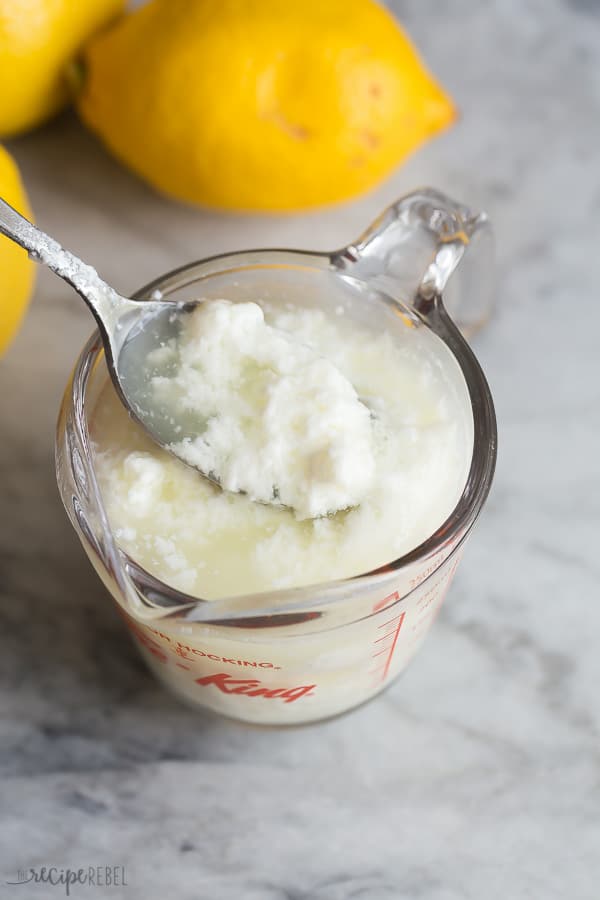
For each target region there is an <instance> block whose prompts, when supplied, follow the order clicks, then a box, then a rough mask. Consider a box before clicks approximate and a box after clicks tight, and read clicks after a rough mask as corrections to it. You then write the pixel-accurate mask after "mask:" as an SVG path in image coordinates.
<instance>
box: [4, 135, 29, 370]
mask: <svg viewBox="0 0 600 900" xmlns="http://www.w3.org/2000/svg"><path fill="white" fill-rule="evenodd" d="M0 197H3V198H4V199H5V200H6V201H7V202H8V203H10V205H11V206H14V208H15V209H17V210H18V211H19V212H20V213H23V215H24V216H27V218H28V219H29V218H31V211H30V209H29V203H28V201H27V197H26V195H25V191H24V190H23V185H22V184H21V179H20V177H19V171H18V169H17V167H16V165H15V163H14V161H13V159H12V157H10V156H9V155H8V153H7V152H6V150H5V149H4V147H1V146H0ZM34 268H35V267H34V264H33V263H32V262H31V260H30V259H29V258H28V256H27V253H26V252H25V250H22V249H21V248H20V247H17V245H16V244H13V242H12V241H9V239H8V238H6V237H4V236H3V235H0V354H1V353H2V352H3V351H4V350H5V348H6V346H7V345H8V343H9V341H10V340H11V338H12V337H13V335H14V334H15V332H16V330H17V328H18V327H19V324H20V322H21V319H22V318H23V315H24V313H25V309H26V307H27V303H28V301H29V297H30V296H31V289H32V287H33V276H34Z"/></svg>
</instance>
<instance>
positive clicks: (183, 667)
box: [176, 663, 190, 669]
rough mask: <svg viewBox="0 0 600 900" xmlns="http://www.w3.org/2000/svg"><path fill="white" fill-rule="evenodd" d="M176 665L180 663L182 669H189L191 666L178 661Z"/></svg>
mask: <svg viewBox="0 0 600 900" xmlns="http://www.w3.org/2000/svg"><path fill="white" fill-rule="evenodd" d="M176 665H178V666H179V668H180V669H189V668H190V667H189V666H184V664H183V663H176Z"/></svg>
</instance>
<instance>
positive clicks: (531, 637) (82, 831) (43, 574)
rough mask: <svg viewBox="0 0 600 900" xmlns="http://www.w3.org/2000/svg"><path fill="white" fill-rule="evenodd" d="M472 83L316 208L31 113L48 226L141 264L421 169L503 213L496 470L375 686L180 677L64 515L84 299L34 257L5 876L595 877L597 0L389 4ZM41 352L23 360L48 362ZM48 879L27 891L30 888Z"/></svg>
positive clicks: (4, 366) (263, 887)
mask: <svg viewBox="0 0 600 900" xmlns="http://www.w3.org/2000/svg"><path fill="white" fill-rule="evenodd" d="M393 5H394V8H395V9H396V11H397V12H398V13H399V14H400V16H401V17H402V19H403V21H404V22H405V23H406V25H407V26H408V28H409V30H410V31H411V33H412V34H413V35H414V37H415V39H416V40H417V42H418V44H419V46H420V47H421V49H422V51H423V53H424V55H425V57H426V58H427V59H428V60H429V61H430V64H431V66H432V68H433V69H434V70H435V71H436V73H437V74H438V75H439V76H440V78H441V80H442V81H443V82H444V83H445V84H446V85H447V87H448V88H449V89H450V90H451V91H452V93H453V94H454V96H455V98H456V99H457V101H458V103H459V105H460V108H461V110H462V118H461V121H460V122H459V124H458V125H457V126H456V127H455V128H454V129H453V130H452V131H451V132H448V133H447V134H446V135H444V136H443V137H441V138H440V139H439V140H437V141H435V142H434V143H432V144H430V145H429V146H428V147H426V148H425V149H424V150H423V151H422V152H420V153H418V154H417V155H416V156H415V157H414V158H413V159H411V160H410V161H409V162H408V163H407V164H406V165H405V166H404V167H403V168H402V169H401V170H399V171H398V173H397V174H396V175H395V176H394V177H393V178H392V179H391V180H390V181H389V182H388V183H386V184H385V185H383V186H382V187H381V188H380V189H379V190H377V191H376V192H375V193H373V194H371V195H370V196H369V197H367V198H365V199H363V200H361V201H360V202H357V203H354V204H351V205H348V206H346V207H344V208H341V209H340V208H338V209H331V210H327V211H325V212H321V213H315V214H312V215H306V216H302V217H290V218H285V217H280V218H270V219H260V218H254V217H240V218H235V217H231V216H229V217H228V216H222V217H221V216H217V215H213V214H210V215H209V214H206V213H203V212H200V211H197V210H193V209H190V208H186V207H183V206H178V205H176V204H173V203H170V202H169V201H167V200H163V199H160V198H159V197H157V196H156V195H154V194H153V193H152V192H151V191H150V190H149V189H148V188H146V187H145V186H144V185H143V184H141V183H140V182H138V181H137V180H136V179H135V178H134V177H133V176H131V175H129V174H128V173H127V172H126V171H125V170H124V169H122V168H121V167H119V166H118V165H117V164H116V163H115V162H114V161H112V160H111V159H110V158H109V157H108V156H107V155H106V154H105V153H104V152H103V150H102V149H101V148H100V146H99V145H98V144H97V142H96V141H95V140H94V139H93V138H92V137H91V136H90V135H88V134H87V133H86V132H84V131H83V130H82V129H81V128H80V127H79V125H78V124H77V123H76V121H75V119H74V118H73V117H71V116H68V115H67V116H64V117H62V118H61V119H59V120H58V121H56V122H55V123H53V124H51V125H50V126H48V127H46V128H44V129H43V130H41V131H39V132H37V133H36V134H33V135H30V136H28V137H25V138H23V139H21V140H19V141H15V142H13V144H12V145H11V148H12V150H13V152H14V153H15V155H16V157H17V159H18V161H19V163H20V165H21V166H22V170H23V173H24V177H25V180H26V182H27V185H28V189H29V192H30V196H31V200H32V204H33V207H34V210H35V213H36V216H37V219H38V221H39V222H40V224H41V225H42V226H43V227H45V228H47V229H48V230H49V231H50V232H51V233H53V234H56V235H57V236H58V237H60V238H61V239H62V240H63V241H64V242H65V244H66V245H67V246H69V247H70V248H72V249H73V250H74V251H75V252H77V253H79V254H80V255H81V256H82V257H83V258H85V259H89V260H90V261H91V262H93V263H94V264H95V265H96V266H97V268H98V269H99V271H100V272H101V273H102V274H103V275H104V277H106V278H107V280H108V281H110V282H111V283H114V284H115V286H116V287H117V288H119V289H121V290H122V291H123V292H125V293H127V292H129V291H131V290H133V289H134V288H137V287H139V286H140V285H141V284H142V283H143V282H145V281H147V280H149V279H150V278H151V277H153V276H155V275H157V274H158V273H160V272H162V271H164V270H166V269H169V268H172V267H174V266H176V265H179V264H182V263H185V262H188V261H189V260H190V259H192V258H194V257H200V256H204V255H207V254H210V253H215V252H218V251H225V250H230V249H240V248H242V247H244V246H252V245H255V246H256V245H263V246H264V245H269V244H278V245H291V246H294V245H297V246H303V247H311V246H319V247H331V246H335V245H339V244H341V243H342V242H346V241H348V240H350V239H351V238H352V237H354V236H355V235H356V234H357V233H358V232H360V231H361V230H362V228H363V227H364V225H365V224H366V223H368V222H369V221H370V219H371V218H372V216H373V214H374V213H376V212H378V211H379V210H380V209H381V208H382V207H383V206H384V205H385V204H386V203H388V202H389V201H391V200H392V199H394V198H395V197H396V196H397V195H399V194H401V193H403V192H405V191H406V190H409V189H411V188H413V187H415V186H417V185H419V184H433V185H435V186H438V187H440V188H441V189H444V190H447V191H448V192H449V193H450V194H451V195H454V196H456V197H458V198H460V199H462V200H465V201H468V202H470V203H471V204H472V205H473V206H475V207H482V208H485V209H487V210H488V212H489V213H490V216H491V217H492V219H493V221H494V223H495V227H496V233H497V245H498V272H497V278H498V305H497V312H496V315H495V317H494V319H493V321H492V322H491V323H490V325H489V326H488V327H487V329H486V330H485V331H484V332H483V333H482V334H480V335H479V336H478V338H477V339H476V341H475V346H476V351H477V353H478V355H479V358H480V360H481V362H482V364H483V366H484V368H485V370H486V372H487V374H488V376H489V380H490V382H491V386H492V389H493V392H494V395H495V398H496V401H497V407H498V418H499V426H500V457H499V467H498V473H497V478H496V483H495V488H494V491H493V493H492V496H491V498H490V500H489V503H488V506H487V508H486V511H485V513H484V515H483V516H482V519H481V522H480V525H479V528H478V529H477V532H476V534H475V536H474V537H473V539H472V541H471V543H470V545H469V547H468V552H467V553H466V555H465V559H464V562H463V565H462V567H461V568H460V570H459V573H458V575H457V578H456V581H455V583H454V585H453V587H452V590H451V592H450V595H449V597H448V600H447V603H446V605H445V607H444V610H443V611H442V614H441V616H440V618H439V620H438V622H437V623H436V626H435V628H434V630H433V633H432V635H431V637H430V638H429V640H428V642H427V644H426V647H425V648H424V650H423V651H422V653H421V654H420V655H419V657H418V658H417V660H416V661H415V662H414V663H413V665H412V666H411V668H410V669H409V671H408V672H407V673H406V675H405V676H403V677H402V679H401V680H400V681H399V682H398V683H396V684H395V685H394V686H393V687H392V688H391V689H390V690H388V691H387V692H386V693H385V694H384V695H383V696H381V697H380V698H379V699H377V700H375V701H374V702H372V703H371V704H369V705H367V706H365V707H362V708H361V709H359V710H357V711H356V712H354V713H351V714H349V715H346V716H344V717H342V718H339V719H337V720H334V721H331V722H328V723H325V724H322V725H316V726H309V727H304V728H300V729H290V730H284V731H276V730H260V729H252V728H249V727H244V726H240V725H236V724H234V723H230V722H227V721H224V720H220V719H217V718H215V717H212V716H209V715H206V716H204V715H201V714H195V713H193V712H191V711H189V710H187V709H186V708H184V707H183V706H180V705H178V704H177V703H176V702H174V701H172V700H171V699H170V697H169V696H168V695H167V694H166V693H164V692H163V691H162V690H161V689H160V688H158V687H157V686H156V684H155V683H154V682H153V680H152V677H151V676H150V675H149V674H148V673H147V672H146V670H145V669H144V667H143V665H142V664H141V662H140V661H139V660H138V658H137V657H136V655H135V650H134V648H133V647H132V646H131V644H130V641H129V639H128V637H127V636H126V635H125V634H124V632H123V629H122V627H121V624H120V621H119V619H118V616H117V614H116V612H115V611H114V609H113V607H112V605H111V603H110V601H109V600H108V597H107V596H106V595H105V593H104V590H103V589H102V588H101V586H100V584H99V582H98V580H97V578H96V576H95V575H94V573H93V572H92V570H91V568H90V567H89V565H88V563H87V560H86V559H85V558H84V557H83V553H82V551H81V549H80V547H79V545H78V543H77V540H76V538H75V536H74V534H73V533H72V532H71V529H70V526H69V525H68V523H67V520H66V518H65V516H64V514H63V511H62V508H61V505H60V501H59V498H58V495H57V491H56V488H55V485H54V474H53V449H52V442H53V429H54V421H55V417H56V410H57V406H58V402H59V399H60V396H61V392H62V388H63V385H64V383H65V381H66V379H67V376H68V373H69V369H70V366H71V364H72V362H73V360H74V358H75V356H76V354H77V352H78V350H79V348H80V345H81V344H82V342H83V340H84V338H85V337H86V336H87V334H88V333H89V331H90V330H91V321H90V317H89V314H88V313H87V311H86V310H85V309H84V307H83V304H81V303H80V302H79V301H78V300H77V298H75V297H74V296H71V295H70V294H69V293H68V292H67V291H65V290H64V288H63V286H62V285H61V284H60V283H59V282H58V281H57V280H56V279H54V278H53V277H52V276H51V275H49V274H46V273H44V272H40V274H39V281H38V287H37V291H36V296H35V301H34V303H33V307H32V310H31V314H30V316H29V318H28V320H27V323H26V326H25V328H24V330H23V332H22V333H21V335H20V337H19V339H18V340H17V341H16V343H15V344H14V346H13V348H12V349H11V351H10V352H9V354H8V355H7V356H6V358H4V359H3V360H2V361H1V362H0V385H1V390H0V421H1V422H2V441H1V442H0V479H1V489H2V498H3V500H2V515H1V519H0V594H1V597H2V604H1V607H0V621H1V625H0V670H1V674H2V677H1V681H0V709H1V723H2V724H1V735H0V817H1V818H0V834H1V837H0V896H2V897H4V896H6V897H15V898H23V897H27V898H29V897H31V898H32V900H36V898H44V897H57V896H61V889H59V888H48V887H46V888H44V887H43V886H42V885H28V886H20V887H16V886H15V887H10V886H9V885H7V884H6V882H7V881H10V880H14V879H15V877H16V874H17V870H18V869H23V868H24V869H27V868H28V867H29V866H33V867H40V866H42V865H55V866H59V867H61V866H62V867H67V866H68V867H71V868H78V867H79V866H87V865H89V864H91V865H124V866H125V867H126V873H127V882H128V884H127V887H123V888H119V889H112V890H109V889H108V888H106V889H104V891H101V890H100V889H97V890H96V891H94V889H93V888H91V887H88V888H81V889H78V890H76V891H74V894H73V895H74V896H77V897H79V896H81V897H84V896H88V897H91V896H106V897H123V898H128V900H134V898H154V897H163V896H165V897H177V898H181V900H186V898H190V900H191V898H194V900H197V898H203V900H204V898H210V900H213V898H214V900H238V898H243V900H349V898H365V900H563V898H568V900H597V898H598V897H599V896H600V752H599V726H600V704H599V702H598V685H599V684H600V652H599V645H600V606H599V604H598V598H599V590H598V583H599V580H600V579H599V576H600V557H599V554H598V550H597V545H598V536H599V533H600V529H599V520H600V490H599V476H600V463H599V460H600V388H599V385H600V359H599V354H598V349H597V347H598V334H599V333H600V305H599V304H598V298H597V293H598V288H597V285H596V283H595V282H596V280H597V278H596V276H595V270H596V269H597V266H598V252H599V250H598V248H599V244H600V225H599V222H600V159H599V148H600V67H599V65H598V60H599V51H600V5H599V4H597V3H593V2H582V0H570V2H559V0H527V2H517V0H507V2H500V0H496V2H489V0H485V2H480V3H478V4H474V3H473V2H472V0H449V2H448V3H444V4H439V3H436V2H435V0H421V2H417V0H403V2H400V0H399V2H396V3H394V4H393ZM28 359H29V360H30V362H29V363H27V360H28ZM28 892H29V893H28Z"/></svg>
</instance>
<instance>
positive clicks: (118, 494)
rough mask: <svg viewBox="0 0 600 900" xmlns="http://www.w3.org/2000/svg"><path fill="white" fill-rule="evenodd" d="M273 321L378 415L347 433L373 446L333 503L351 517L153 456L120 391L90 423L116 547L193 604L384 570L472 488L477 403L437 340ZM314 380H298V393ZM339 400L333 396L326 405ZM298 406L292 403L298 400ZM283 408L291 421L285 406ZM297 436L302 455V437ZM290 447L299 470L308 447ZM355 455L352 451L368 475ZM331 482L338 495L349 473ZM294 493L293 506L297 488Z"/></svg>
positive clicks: (349, 396) (319, 320) (311, 412)
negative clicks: (269, 499) (255, 496)
mask: <svg viewBox="0 0 600 900" xmlns="http://www.w3.org/2000/svg"><path fill="white" fill-rule="evenodd" d="M265 317H266V319H267V321H268V323H269V325H270V326H272V327H273V328H275V329H278V330H279V332H280V333H281V334H282V335H284V336H286V340H288V341H289V344H290V348H291V350H290V352H292V351H293V352H294V353H296V354H299V358H302V359H308V360H309V362H310V363H311V364H312V362H313V361H314V360H317V361H318V363H319V365H321V364H322V362H323V361H326V363H327V365H326V367H325V370H322V371H324V372H325V375H324V378H325V379H327V378H329V377H330V375H331V371H332V369H331V368H327V366H330V367H334V370H335V371H337V373H339V375H340V378H341V379H343V382H344V385H342V386H343V390H344V391H345V392H346V393H345V394H344V397H345V398H346V400H347V401H348V403H349V406H348V409H347V411H346V413H347V415H348V416H349V417H350V418H351V417H352V415H354V414H355V413H356V410H357V407H356V405H355V404H356V397H358V398H360V400H361V401H362V404H363V408H364V406H366V407H367V410H368V412H369V413H370V415H368V430H369V431H368V438H367V437H365V434H366V432H365V430H364V424H365V419H364V418H360V417H357V420H356V422H355V423H354V424H353V423H352V422H349V423H348V429H349V430H348V432H347V433H348V434H350V435H351V434H352V428H355V430H356V433H357V434H358V435H359V438H360V439H363V438H364V445H361V454H362V456H361V457H360V458H364V471H363V470H362V469H361V470H360V472H356V473H355V479H354V482H355V483H353V479H352V478H350V479H346V481H345V482H344V486H343V490H344V491H345V492H346V493H345V494H344V493H343V491H342V493H341V494H339V491H338V493H337V494H335V492H334V494H335V496H336V497H337V496H338V495H339V496H341V498H342V500H341V502H340V503H339V505H350V502H351V503H352V504H353V505H352V506H351V508H348V509H343V510H342V511H340V512H337V513H336V514H335V515H327V516H321V517H319V518H299V517H298V516H297V515H295V514H294V512H292V511H291V510H290V509H285V508H277V507H273V506H268V505H263V504H262V503H258V502H253V501H252V500H251V499H250V498H249V497H248V496H245V495H243V494H232V493H228V492H225V491H221V490H220V489H219V488H217V487H215V486H214V485H212V484H211V483H210V482H208V481H207V480H206V479H205V478H203V477H202V476H201V475H200V474H199V473H198V472H197V471H195V470H194V469H192V468H190V467H188V466H186V465H185V464H184V463H182V462H181V461H179V460H178V459H176V458H174V457H173V456H172V455H170V454H169V453H167V452H166V451H164V450H162V449H161V448H160V447H158V446H157V445H155V444H154V443H153V442H152V441H151V439H150V438H148V437H147V436H146V434H145V433H144V432H143V430H142V429H141V428H140V427H139V426H138V425H137V424H135V423H134V422H133V421H132V420H130V419H129V417H128V416H127V413H126V412H125V410H124V409H123V407H122V405H121V403H120V402H119V400H118V399H117V397H116V394H115V392H114V389H113V387H112V385H111V384H110V383H109V382H108V380H107V384H106V386H105V388H104V389H103V391H102V393H101V395H100V397H99V399H98V402H97V405H96V407H95V410H94V413H93V416H92V423H91V433H92V440H93V445H94V453H95V469H96V474H97V478H98V483H99V487H100V491H101V493H102V497H103V501H104V504H105V507H106V511H107V514H108V518H109V521H110V524H111V527H112V529H113V531H114V533H115V535H116V538H117V541H118V543H119V544H120V546H121V547H122V548H123V549H124V550H125V551H126V552H127V553H129V555H130V556H132V557H133V558H134V559H135V560H136V561H137V562H138V564H140V565H141V566H142V567H143V568H145V569H147V570H148V571H149V572H151V573H152V574H154V575H155V576H157V577H158V578H160V579H161V580H162V581H164V582H166V583H168V584H170V585H172V586H174V587H176V588H179V589H180V590H182V591H185V592H187V593H189V594H191V595H193V596H198V597H203V598H206V599H216V598H219V597H226V596H234V595H239V594H247V593H253V592H260V591H268V590H273V589H279V588H288V587H299V586H302V585H307V584H316V583H320V582H325V581H331V580H333V579H339V578H346V577H350V576H354V575H358V574H361V573H365V572H368V571H370V570H372V569H374V568H377V567H379V566H382V565H385V564H386V563H389V562H391V561H392V560H394V559H396V558H398V557H400V556H402V555H404V554H405V553H407V552H408V551H410V550H412V549H413V548H415V547H416V546H417V545H419V544H420V543H421V542H422V541H424V540H425V539H426V538H428V537H429V536H430V535H431V534H432V533H433V532H434V531H435V530H436V529H437V528H438V527H439V526H440V525H441V524H442V523H443V522H444V520H445V519H446V518H447V517H448V515H449V514H450V513H451V512H452V510H453V509H454V507H455V506H456V503H457V501H458V499H459V497H460V495H461V493H462V491H463V489H464V485H465V482H466V478H467V474H468V470H469V466H470V462H471V454H472V443H473V422H472V413H471V407H470V403H469V397H468V392H467V388H466V386H465V385H464V382H463V380H462V378H457V377H456V371H455V370H456V363H455V361H454V360H453V358H452V356H451V355H450V354H449V352H448V351H447V349H446V348H445V347H444V346H443V345H442V344H441V342H440V341H439V340H438V339H437V338H435V336H433V335H432V334H431V332H429V330H428V329H426V328H424V327H423V328H415V327H414V326H411V325H407V326H406V327H405V328H404V329H403V330H402V332H401V334H400V336H398V335H397V334H395V335H394V337H393V338H392V337H391V336H390V335H389V334H387V333H374V332H373V331H371V330H370V329H369V328H367V326H365V325H359V324H357V323H355V322H352V321H350V320H349V319H347V317H345V316H329V315H327V314H325V313H324V312H322V311H319V310H314V309H290V310H286V311H281V310H278V311H269V310H268V309H266V312H265ZM313 374H315V373H314V372H313ZM317 374H318V370H317ZM307 377H309V376H307ZM310 377H312V375H311V376H310ZM305 383H306V382H303V381H302V380H300V381H299V382H298V385H299V389H301V388H302V385H303V384H305ZM336 384H337V383H336ZM340 384H341V382H340ZM346 384H347V385H348V386H349V387H351V393H349V392H348V390H347V388H346V387H345V385H346ZM288 388H289V385H288ZM336 389H337V388H336ZM286 390H287V388H286ZM340 396H341V395H340ZM305 399H306V397H305ZM337 399H338V395H337V394H335V392H334V393H333V394H332V395H331V396H330V397H329V399H328V403H330V404H333V403H336V402H337ZM293 402H294V398H293V395H290V394H289V393H288V395H286V403H287V404H288V405H289V404H292V403H293ZM280 410H281V411H282V415H283V412H284V410H285V404H284V405H283V406H281V407H280ZM307 410H308V413H307ZM327 414H328V409H326V410H325V411H324V412H323V415H327ZM303 415H304V416H305V421H304V420H303V425H302V428H303V429H304V430H305V431H307V433H308V431H310V429H311V421H310V419H311V416H312V417H313V419H315V421H314V422H313V423H312V424H313V425H314V426H315V432H317V433H318V431H319V428H318V426H319V421H318V417H319V415H320V413H319V409H318V405H316V404H314V408H313V407H312V406H311V407H307V406H306V404H305V406H304V410H303ZM360 415H361V416H362V415H363V414H362V413H361V414H360ZM334 418H335V417H334ZM336 421H338V420H336ZM341 421H342V425H343V424H344V421H345V419H344V416H342V418H341ZM342 433H343V429H342ZM297 439H298V443H299V444H300V448H301V449H302V447H303V446H304V445H303V444H302V431H300V432H298V435H297ZM238 449H240V450H241V451H243V450H244V447H240V448H238ZM246 449H247V448H246ZM289 449H290V457H289V458H290V459H292V456H293V454H294V453H295V452H296V448H294V447H293V446H290V448H289ZM351 450H352V447H351V444H350V443H348V444H345V445H344V452H346V453H348V454H350V455H349V457H348V458H349V459H351V462H352V465H353V466H356V464H357V458H358V457H357V456H356V454H355V455H354V456H352V455H351V453H350V451H351ZM261 452H266V451H264V448H262V450H261ZM242 458H243V454H242ZM266 458H267V457H265V459H266ZM285 459H287V457H284V462H285ZM293 459H294V460H296V457H294V458H293ZM251 462H252V459H251V458H249V460H248V466H250V464H251ZM254 462H255V463H256V460H254ZM294 465H296V462H294ZM258 468H259V469H260V466H258ZM294 471H300V469H299V468H296V469H294V468H293V466H291V464H290V465H289V466H288V468H287V470H285V472H284V474H285V477H288V476H289V474H290V472H291V473H292V475H293V472H294ZM303 471H304V470H303ZM328 471H331V472H332V475H331V479H332V480H333V482H335V484H334V487H335V488H336V490H337V489H338V488H339V484H338V482H337V481H336V479H339V478H341V475H340V474H339V473H340V472H341V468H340V469H339V471H338V470H336V469H335V467H333V468H332V467H331V466H330V467H329V470H328ZM348 471H351V468H350V469H348ZM288 486H289V490H290V492H291V493H290V496H293V495H294V484H293V483H291V482H290V484H289V485H288ZM334 494H331V492H330V495H331V496H333V495H334ZM330 495H327V496H330ZM311 496H312V495H311ZM321 496H323V495H322V494H318V497H319V498H320V497H321ZM347 498H350V501H349V502H348V503H347V504H346V502H345V500H346V499H347ZM327 502H330V501H327ZM319 503H321V507H319ZM325 505H327V504H325ZM315 509H317V511H323V509H322V502H321V500H320V499H319V500H318V502H317V503H316V506H313V507H310V504H308V506H307V507H306V509H305V510H304V511H305V512H306V511H307V510H308V513H309V514H314V510H315Z"/></svg>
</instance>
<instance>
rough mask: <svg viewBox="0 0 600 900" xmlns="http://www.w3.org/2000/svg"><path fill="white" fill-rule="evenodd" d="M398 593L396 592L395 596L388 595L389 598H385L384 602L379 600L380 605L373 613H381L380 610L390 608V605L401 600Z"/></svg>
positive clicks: (376, 605) (377, 604)
mask: <svg viewBox="0 0 600 900" xmlns="http://www.w3.org/2000/svg"><path fill="white" fill-rule="evenodd" d="M399 599H400V597H399V596H398V591H394V593H393V594H388V595H387V597H384V598H383V600H379V602H378V603H376V604H375V606H374V607H373V612H374V613H376V612H379V610H380V609H385V607H386V606H390V604H392V603H395V602H396V600H399Z"/></svg>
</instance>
